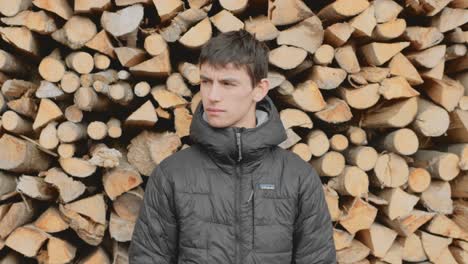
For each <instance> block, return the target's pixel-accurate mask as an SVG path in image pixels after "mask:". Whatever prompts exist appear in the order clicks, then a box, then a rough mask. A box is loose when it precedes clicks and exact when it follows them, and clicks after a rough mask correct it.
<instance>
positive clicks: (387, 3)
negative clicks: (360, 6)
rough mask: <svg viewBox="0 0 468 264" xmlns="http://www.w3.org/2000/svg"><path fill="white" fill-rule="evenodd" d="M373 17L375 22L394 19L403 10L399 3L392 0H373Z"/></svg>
mask: <svg viewBox="0 0 468 264" xmlns="http://www.w3.org/2000/svg"><path fill="white" fill-rule="evenodd" d="M374 8H375V19H376V21H377V23H385V22H389V21H392V20H395V19H396V18H397V17H398V14H400V12H401V11H402V10H403V7H401V6H400V5H399V4H397V3H396V2H394V1H392V0H377V1H374Z"/></svg>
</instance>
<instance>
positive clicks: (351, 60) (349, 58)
mask: <svg viewBox="0 0 468 264" xmlns="http://www.w3.org/2000/svg"><path fill="white" fill-rule="evenodd" d="M335 60H336V62H337V63H338V65H339V66H340V67H341V68H342V69H343V70H345V71H346V72H347V73H357V72H359V71H360V70H361V67H360V66H359V61H358V59H357V57H356V52H355V50H354V48H353V47H352V46H351V45H345V46H342V47H338V48H337V49H336V51H335Z"/></svg>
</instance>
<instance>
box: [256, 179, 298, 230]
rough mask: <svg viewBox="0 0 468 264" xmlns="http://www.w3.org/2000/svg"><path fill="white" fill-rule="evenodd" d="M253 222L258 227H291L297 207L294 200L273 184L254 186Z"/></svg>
mask: <svg viewBox="0 0 468 264" xmlns="http://www.w3.org/2000/svg"><path fill="white" fill-rule="evenodd" d="M254 197H255V198H254V199H255V201H254V203H255V220H256V224H258V225H272V224H281V225H293V224H294V219H295V214H296V212H297V208H296V207H297V206H296V203H295V199H294V198H293V197H290V196H288V195H287V193H285V192H284V191H282V190H281V189H280V188H279V186H278V185H276V184H275V183H257V184H256V186H255V196H254Z"/></svg>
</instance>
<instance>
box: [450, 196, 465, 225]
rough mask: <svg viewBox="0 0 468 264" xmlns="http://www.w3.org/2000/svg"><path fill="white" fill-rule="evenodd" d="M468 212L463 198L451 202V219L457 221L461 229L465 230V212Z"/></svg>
mask: <svg viewBox="0 0 468 264" xmlns="http://www.w3.org/2000/svg"><path fill="white" fill-rule="evenodd" d="M466 212H468V202H467V201H465V200H461V199H459V200H455V201H454V202H453V216H452V220H453V221H454V222H455V223H457V225H459V226H460V227H461V228H463V230H467V229H466V228H467V226H468V224H467V223H468V222H467V221H466V220H468V217H467V214H466Z"/></svg>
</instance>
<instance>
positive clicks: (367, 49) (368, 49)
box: [361, 42, 410, 66]
mask: <svg viewBox="0 0 468 264" xmlns="http://www.w3.org/2000/svg"><path fill="white" fill-rule="evenodd" d="M409 45H410V43H409V42H395V43H380V42H372V43H370V44H367V45H365V46H363V47H361V51H362V54H363V55H364V57H365V59H366V61H367V63H369V64H370V65H372V66H380V65H382V64H384V63H385V62H387V61H389V60H390V59H391V58H393V56H395V55H396V54H398V53H399V52H400V51H402V50H403V49H404V48H406V47H408V46H409Z"/></svg>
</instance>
